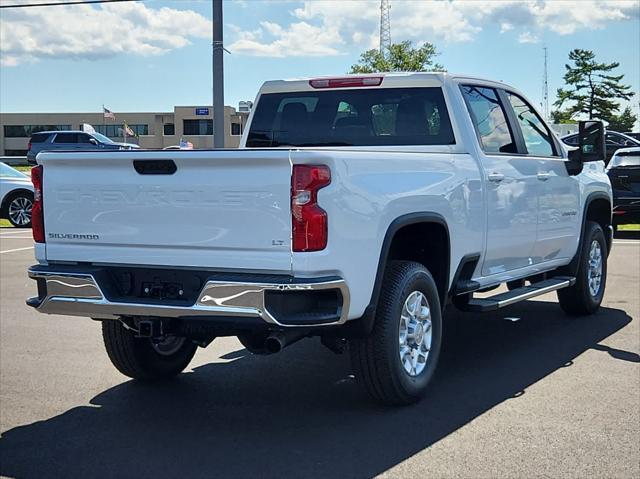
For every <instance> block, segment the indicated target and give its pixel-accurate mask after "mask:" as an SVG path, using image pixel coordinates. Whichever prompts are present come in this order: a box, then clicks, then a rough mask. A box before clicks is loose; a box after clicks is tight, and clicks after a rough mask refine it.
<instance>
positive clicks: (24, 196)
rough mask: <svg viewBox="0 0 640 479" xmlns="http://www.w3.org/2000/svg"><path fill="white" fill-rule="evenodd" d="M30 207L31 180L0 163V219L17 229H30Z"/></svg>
mask: <svg viewBox="0 0 640 479" xmlns="http://www.w3.org/2000/svg"><path fill="white" fill-rule="evenodd" d="M32 207H33V185H32V184H31V178H29V177H28V176H27V175H25V174H24V173H21V172H19V171H18V170H15V169H13V168H11V167H10V166H9V165H6V164H5V163H0V217H1V218H6V219H8V220H9V223H11V224H12V225H13V226H16V227H18V228H30V227H31V208H32Z"/></svg>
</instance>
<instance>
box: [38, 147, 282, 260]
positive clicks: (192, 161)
mask: <svg viewBox="0 0 640 479" xmlns="http://www.w3.org/2000/svg"><path fill="white" fill-rule="evenodd" d="M38 162H39V163H40V164H43V165H44V175H43V176H44V180H43V183H44V186H43V197H44V217H45V232H46V259H47V261H72V262H80V261H83V262H92V263H111V264H113V263H117V264H136V265H162V266H193V267H200V268H212V269H221V270H224V269H233V270H238V269H241V270H244V269H246V270H252V271H268V272H289V271H290V270H291V213H290V188H291V165H290V160H289V152H288V151H286V150H271V151H265V150H249V151H248V150H219V151H137V152H136V151H133V152H129V151H122V152H99V153H71V154H70V153H64V152H60V153H42V154H40V155H39V156H38ZM134 162H135V164H136V165H137V167H138V170H137V169H136V167H134ZM171 162H173V164H175V172H174V173H173V174H169V172H168V171H165V170H163V168H164V167H165V166H169V167H171ZM140 165H142V166H140ZM159 171H160V172H161V173H160V174H159ZM169 171H170V170H169Z"/></svg>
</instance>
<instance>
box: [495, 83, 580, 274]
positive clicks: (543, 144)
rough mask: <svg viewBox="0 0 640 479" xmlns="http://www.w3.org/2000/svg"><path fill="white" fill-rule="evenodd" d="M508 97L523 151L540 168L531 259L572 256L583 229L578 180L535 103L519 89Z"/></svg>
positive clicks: (547, 259) (538, 171) (554, 258)
mask: <svg viewBox="0 0 640 479" xmlns="http://www.w3.org/2000/svg"><path fill="white" fill-rule="evenodd" d="M505 97H506V99H507V100H508V107H510V108H511V110H510V111H509V113H512V114H513V118H514V119H515V123H516V124H515V128H516V136H520V137H521V138H522V143H523V145H522V146H523V147H524V150H523V152H522V153H523V154H526V157H527V159H528V160H530V161H532V162H535V164H536V166H537V168H538V170H537V171H536V172H535V177H536V179H537V181H538V183H539V184H538V208H539V209H538V228H537V239H536V244H535V247H534V250H533V254H532V258H533V259H532V261H533V262H534V263H545V262H547V261H553V260H557V259H561V258H571V257H572V256H573V255H574V254H575V251H576V248H577V239H578V238H579V231H580V211H579V207H580V187H579V183H578V180H577V178H576V177H575V176H572V175H569V172H568V171H567V168H566V165H565V159H564V158H562V155H561V154H560V151H559V149H558V146H557V145H556V143H555V142H554V140H553V136H552V133H551V130H550V129H549V127H548V126H547V125H546V124H545V123H544V121H542V119H541V118H540V116H539V115H538V113H537V112H536V111H535V110H534V109H533V107H531V105H530V104H529V103H527V101H526V100H525V99H524V98H522V97H521V96H519V95H517V94H516V93H512V92H506V93H505Z"/></svg>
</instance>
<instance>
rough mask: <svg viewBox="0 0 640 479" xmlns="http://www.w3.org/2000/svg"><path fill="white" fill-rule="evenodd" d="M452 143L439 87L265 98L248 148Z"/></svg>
mask: <svg viewBox="0 0 640 479" xmlns="http://www.w3.org/2000/svg"><path fill="white" fill-rule="evenodd" d="M454 143H455V138H454V135H453V129H452V127H451V122H450V120H449V115H448V112H447V108H446V104H445V101H444V96H443V93H442V89H441V88H437V87H425V88H375V89H364V90H360V89H344V90H325V91H311V92H293V93H269V94H264V95H262V96H261V97H260V100H259V101H258V104H257V105H256V109H255V114H254V118H253V121H252V123H251V129H250V131H249V135H248V139H247V146H248V147H274V146H370V145H372V146H373V145H376V146H384V145H451V144H454Z"/></svg>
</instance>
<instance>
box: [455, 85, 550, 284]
mask: <svg viewBox="0 0 640 479" xmlns="http://www.w3.org/2000/svg"><path fill="white" fill-rule="evenodd" d="M462 92H463V95H464V97H465V101H466V103H467V107H468V109H469V112H470V114H471V118H472V121H473V123H474V126H475V129H476V133H477V135H478V139H479V142H480V146H481V147H482V151H483V154H482V155H481V161H482V167H483V170H484V175H485V176H486V181H485V184H486V188H487V190H486V196H487V238H486V250H485V258H484V263H483V266H482V275H483V276H490V275H494V274H498V273H502V272H505V271H511V270H514V269H518V268H522V267H526V266H529V265H532V264H533V262H534V260H533V257H532V253H533V248H534V245H535V242H536V227H537V220H538V191H539V186H540V182H539V180H538V178H537V173H538V169H539V162H538V161H536V160H535V159H531V158H528V157H526V156H523V155H520V154H518V146H517V143H516V139H515V136H514V132H513V128H512V126H511V125H510V123H509V121H508V120H507V118H508V116H507V114H506V110H505V106H504V104H503V101H502V100H501V98H500V96H499V95H498V92H497V91H496V90H495V89H493V88H488V87H483V86H476V85H465V86H463V87H462Z"/></svg>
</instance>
